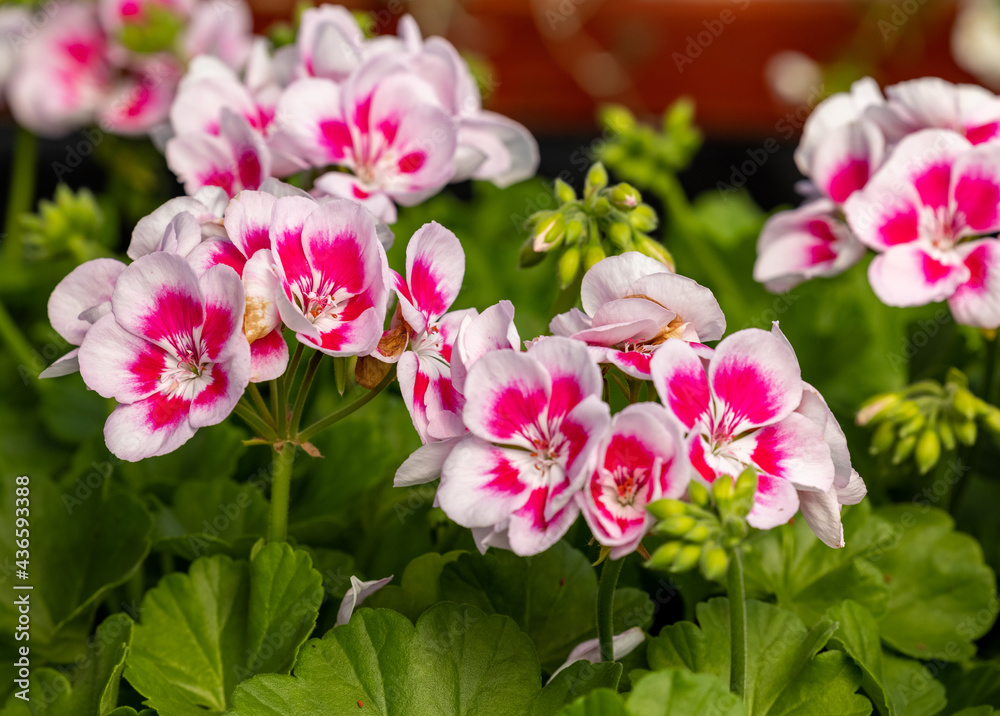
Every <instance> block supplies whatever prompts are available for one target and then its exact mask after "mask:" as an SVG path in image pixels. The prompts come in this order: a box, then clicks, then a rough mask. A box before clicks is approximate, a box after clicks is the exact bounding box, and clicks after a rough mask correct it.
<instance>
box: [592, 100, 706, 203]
mask: <svg viewBox="0 0 1000 716" xmlns="http://www.w3.org/2000/svg"><path fill="white" fill-rule="evenodd" d="M598 119H599V121H600V123H601V126H602V127H603V128H604V129H605V130H606V132H608V133H611V134H612V137H613V138H612V139H611V141H609V142H607V143H606V144H604V146H603V147H602V148H601V149H600V151H599V152H598V159H600V160H601V161H602V162H604V163H605V164H606V165H607V166H608V167H610V168H611V169H612V171H614V172H615V174H617V175H619V176H621V177H622V178H624V179H625V180H626V181H629V182H632V183H633V184H636V185H638V186H642V187H650V188H655V187H656V186H657V182H658V181H660V179H661V178H662V177H663V176H664V175H667V174H675V173H677V172H678V171H680V170H681V169H684V168H685V167H687V166H688V165H689V164H690V163H691V160H692V158H693V157H694V155H695V152H697V151H698V149H699V148H700V147H701V142H702V136H701V132H700V131H699V130H698V128H697V127H695V126H694V103H693V102H692V101H691V100H690V99H688V98H681V99H679V100H677V101H676V102H674V104H672V105H671V106H670V107H668V108H667V111H666V112H665V113H664V115H663V125H662V131H657V129H656V128H654V127H651V126H649V125H646V124H641V123H639V122H636V120H635V117H634V116H633V115H632V113H631V112H629V111H628V110H627V109H625V108H624V107H620V106H616V105H613V106H609V107H605V108H604V109H602V110H601V113H600V115H599V117H598Z"/></svg>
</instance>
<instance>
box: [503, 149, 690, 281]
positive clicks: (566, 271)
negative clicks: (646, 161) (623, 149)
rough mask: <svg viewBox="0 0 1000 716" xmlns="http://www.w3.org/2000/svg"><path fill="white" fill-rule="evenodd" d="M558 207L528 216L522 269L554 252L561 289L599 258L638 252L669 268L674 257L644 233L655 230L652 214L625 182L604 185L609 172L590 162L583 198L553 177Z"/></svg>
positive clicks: (634, 190) (633, 189) (653, 213)
mask: <svg viewBox="0 0 1000 716" xmlns="http://www.w3.org/2000/svg"><path fill="white" fill-rule="evenodd" d="M555 194H556V200H557V201H558V202H559V207H558V208H556V209H554V210H550V211H538V212H535V213H534V214H532V215H531V216H529V217H528V223H527V225H528V228H529V229H530V230H531V235H530V236H529V237H528V239H527V240H526V241H525V242H524V244H523V245H522V246H521V257H520V264H521V266H522V267H527V266H533V265H535V264H537V263H539V262H540V261H541V260H542V259H543V258H545V254H546V253H548V252H549V251H556V250H559V251H561V252H562V253H561V254H560V256H559V263H558V274H559V285H560V286H561V287H562V288H566V287H567V286H569V285H570V284H571V283H573V280H574V279H575V278H576V277H577V276H578V275H579V273H580V271H581V270H582V271H588V270H590V268H591V267H592V266H593V265H594V264H596V263H597V262H598V261H600V260H601V259H604V258H606V257H608V256H612V255H615V254H621V253H625V252H626V251H639V252H642V253H644V254H646V255H647V256H650V257H652V258H654V259H656V260H657V261H660V262H662V263H664V264H665V265H666V266H668V267H669V268H670V269H671V270H673V267H674V262H673V258H672V257H671V256H670V252H668V251H667V250H666V249H665V248H664V247H663V245H662V244H660V243H659V242H658V241H656V240H654V239H653V238H651V237H650V236H649V234H648V233H647V232H649V231H652V230H653V229H655V228H656V227H657V224H658V223H659V220H658V219H657V216H656V212H655V211H653V208H652V207H651V206H649V205H648V204H644V203H643V201H642V195H641V194H640V193H639V191H638V190H636V189H635V187H632V186H630V185H628V184H615V185H614V186H608V172H607V171H606V170H605V169H604V165H603V164H600V163H598V164H595V165H594V166H592V167H591V168H590V171H589V172H587V181H586V184H585V186H584V191H583V196H582V197H577V195H576V192H575V191H574V190H573V187H571V186H570V185H569V184H567V183H566V182H564V181H562V180H561V179H556V183H555Z"/></svg>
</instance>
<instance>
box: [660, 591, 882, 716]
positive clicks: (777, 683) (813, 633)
mask: <svg viewBox="0 0 1000 716" xmlns="http://www.w3.org/2000/svg"><path fill="white" fill-rule="evenodd" d="M697 613H698V621H699V623H700V625H701V626H700V628H698V627H696V626H695V625H693V624H691V623H689V622H681V623H679V624H675V625H671V626H667V627H664V628H663V630H662V631H661V632H660V634H659V635H658V636H657V637H656V638H654V639H651V640H650V642H649V647H648V649H647V652H646V655H647V659H648V660H649V665H650V668H652V669H654V670H660V669H666V668H678V667H680V668H686V669H688V670H690V671H693V672H696V673H708V674H712V675H714V676H716V677H718V678H719V679H721V680H722V682H723V683H727V684H728V683H729V664H730V640H729V601H728V600H727V599H725V598H717V599H712V600H709V601H708V602H703V603H701V604H699V605H698V609H697ZM833 626H834V625H832V624H831V623H830V622H828V621H825V620H824V621H821V622H820V623H819V624H817V625H816V626H814V627H813V628H812V629H811V630H810V629H807V628H806V626H805V624H803V623H802V621H801V620H800V619H799V618H798V617H797V616H795V615H794V614H792V613H791V612H788V611H785V610H783V609H780V608H778V607H775V606H774V605H771V604H765V603H763V602H758V601H756V600H753V599H751V600H748V601H747V654H748V665H747V666H748V668H747V687H746V694H745V701H746V704H747V713H748V714H750V716H757V715H759V716H763V715H764V714H769V715H770V716H777V715H778V714H802V715H803V716H806V715H810V716H821V715H823V714H830V716H834V715H839V716H846V715H847V714H867V713H870V712H871V705H870V704H869V703H868V700H867V699H865V698H864V697H863V696H858V695H856V694H855V693H854V692H855V691H857V688H858V686H859V685H860V683H861V675H860V673H859V672H858V670H857V669H856V668H855V667H854V666H853V664H851V663H850V660H849V659H847V658H846V657H844V656H843V655H842V654H840V653H839V652H828V653H824V654H821V655H819V656H817V652H818V651H819V650H820V649H821V648H822V647H823V646H824V644H826V642H827V640H828V639H829V638H830V635H831V633H832V632H833ZM640 683H641V682H640ZM810 708H813V709H816V710H812V711H810V710H809V709H810Z"/></svg>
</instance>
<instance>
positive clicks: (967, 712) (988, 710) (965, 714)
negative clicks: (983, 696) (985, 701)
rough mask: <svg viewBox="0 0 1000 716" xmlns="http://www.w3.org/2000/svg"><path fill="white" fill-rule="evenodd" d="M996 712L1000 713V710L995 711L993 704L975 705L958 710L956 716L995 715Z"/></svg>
mask: <svg viewBox="0 0 1000 716" xmlns="http://www.w3.org/2000/svg"><path fill="white" fill-rule="evenodd" d="M996 714H1000V711H994V710H993V707H992V706H973V707H971V708H967V709H962V710H961V711H958V712H957V713H955V716H995V715H996Z"/></svg>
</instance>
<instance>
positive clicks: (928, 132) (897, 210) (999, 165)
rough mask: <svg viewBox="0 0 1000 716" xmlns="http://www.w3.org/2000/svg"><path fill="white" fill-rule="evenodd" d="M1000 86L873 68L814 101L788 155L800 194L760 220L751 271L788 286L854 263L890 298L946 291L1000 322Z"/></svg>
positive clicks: (968, 312) (959, 314) (962, 313)
mask: <svg viewBox="0 0 1000 716" xmlns="http://www.w3.org/2000/svg"><path fill="white" fill-rule="evenodd" d="M998 138H1000V97H997V96H995V95H994V94H992V93H991V92H989V91H987V90H985V89H983V88H981V87H974V86H969V85H952V84H949V83H947V82H945V81H943V80H939V79H936V78H924V79H920V80H913V81H910V82H904V83H901V84H898V85H895V86H892V87H889V88H887V89H886V92H885V96H883V95H882V93H881V92H880V91H879V89H878V86H877V85H876V84H875V83H874V81H873V80H871V79H864V80H860V81H859V82H856V83H855V84H854V85H853V87H852V88H851V91H850V92H849V93H842V94H837V95H834V96H833V97H830V98H828V99H827V100H825V101H823V102H822V103H820V105H819V106H817V108H816V110H815V112H813V114H812V115H811V116H810V118H809V121H808V122H807V123H806V126H805V128H804V131H803V135H802V142H801V144H800V145H799V148H798V150H797V151H796V155H795V159H796V163H797V164H798V166H799V169H800V170H801V171H802V172H803V174H805V175H806V176H807V177H808V179H809V182H808V183H807V184H806V186H805V189H804V192H805V194H806V195H807V197H808V201H807V202H806V203H805V204H804V205H803V206H801V207H799V208H798V209H794V210H792V211H788V212H782V213H779V214H777V215H775V216H774V217H772V218H771V219H770V220H769V221H768V222H767V224H766V225H765V227H764V229H763V231H762V232H761V236H760V241H759V243H758V257H757V263H756V265H755V267H754V277H755V278H756V279H757V280H758V281H761V282H763V283H764V284H765V285H766V286H767V287H768V288H769V289H770V290H773V291H784V290H788V289H790V288H792V287H793V286H795V285H796V284H798V283H799V282H801V281H803V280H806V279H810V278H814V277H816V276H831V275H834V274H837V273H839V272H841V271H843V270H845V269H846V268H848V267H850V266H851V265H853V264H854V263H856V262H857V261H858V260H860V258H861V257H862V256H863V255H864V253H865V252H866V250H867V249H869V248H870V249H873V250H874V251H875V252H876V254H877V256H876V257H875V258H874V260H873V261H872V262H871V264H870V266H869V270H868V277H869V281H870V282H871V285H872V289H873V290H874V291H875V294H876V295H877V296H878V297H879V298H880V299H881V300H882V301H883V302H884V303H886V304H888V305H891V306H919V305H924V304H927V303H931V302H935V301H942V300H947V301H948V304H949V307H950V308H951V311H952V314H953V315H954V316H955V319H956V320H957V321H958V322H959V323H962V324H965V325H970V326H976V327H980V328H988V329H995V328H997V327H998V326H1000V302H998V301H997V299H996V296H997V295H1000V288H998V286H1000V241H998V240H997V238H996V236H995V235H996V233H997V232H998V231H1000V210H998V206H1000V142H998V141H997V140H998Z"/></svg>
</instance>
